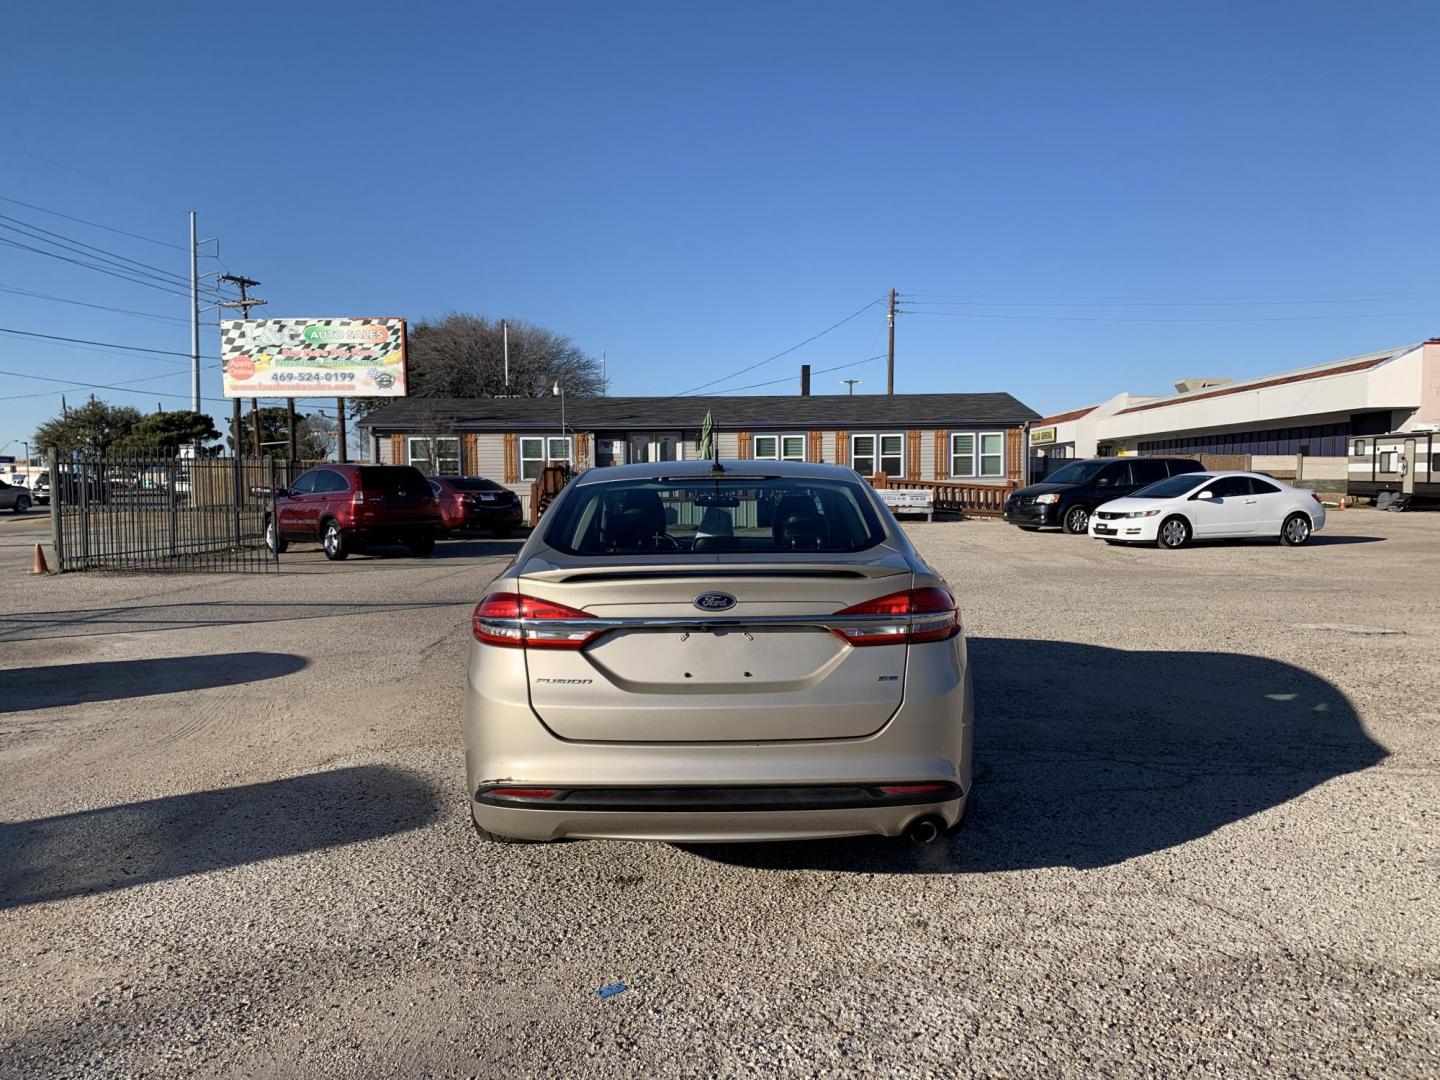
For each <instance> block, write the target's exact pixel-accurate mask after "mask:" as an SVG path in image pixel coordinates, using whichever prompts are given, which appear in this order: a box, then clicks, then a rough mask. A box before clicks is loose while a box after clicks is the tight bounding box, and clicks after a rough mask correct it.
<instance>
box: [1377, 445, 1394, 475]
mask: <svg viewBox="0 0 1440 1080" xmlns="http://www.w3.org/2000/svg"><path fill="white" fill-rule="evenodd" d="M1380 471H1381V472H1394V471H1395V451H1394V450H1381V451H1380Z"/></svg>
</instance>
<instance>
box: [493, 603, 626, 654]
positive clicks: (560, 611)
mask: <svg viewBox="0 0 1440 1080" xmlns="http://www.w3.org/2000/svg"><path fill="white" fill-rule="evenodd" d="M586 618H589V616H588V615H586V614H585V612H583V611H576V610H575V609H574V608H568V607H566V606H565V605H564V604H554V603H551V602H550V601H549V600H537V599H536V598H535V597H533V596H521V595H520V594H519V593H491V594H490V595H489V596H487V597H486V598H485V599H484V600H481V601H480V603H478V604H476V605H475V613H474V614H473V615H472V616H471V617H470V628H471V631H472V632H473V633H474V635H475V640H476V641H483V642H485V644H487V645H503V646H506V647H507V648H512V649H580V648H583V647H584V646H585V645H586V644H587V643H588V642H589V641H590V640H591V639H592V638H594V637H595V636H596V635H597V634H598V633H599V631H598V630H590V629H583V628H576V627H566V626H556V627H553V628H546V627H544V626H534V625H527V626H521V625H520V623H519V620H522V619H523V620H526V622H529V623H532V624H533V622H535V621H537V620H540V621H543V620H547V619H555V620H561V619H586Z"/></svg>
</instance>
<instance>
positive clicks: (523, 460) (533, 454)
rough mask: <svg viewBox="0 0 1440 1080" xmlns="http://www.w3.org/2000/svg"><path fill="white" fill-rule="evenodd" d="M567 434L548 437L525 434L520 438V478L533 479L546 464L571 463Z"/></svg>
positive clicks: (569, 443)
mask: <svg viewBox="0 0 1440 1080" xmlns="http://www.w3.org/2000/svg"><path fill="white" fill-rule="evenodd" d="M570 453H571V442H570V438H569V436H566V437H565V438H561V437H560V436H558V435H552V436H550V437H548V438H540V437H538V436H536V437H531V436H526V437H524V438H522V439H521V440H520V479H521V480H534V479H536V478H537V477H539V475H540V473H541V471H543V470H544V468H545V466H547V465H569V464H570V463H571V457H570Z"/></svg>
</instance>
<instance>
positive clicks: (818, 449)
mask: <svg viewBox="0 0 1440 1080" xmlns="http://www.w3.org/2000/svg"><path fill="white" fill-rule="evenodd" d="M805 460H806V461H809V462H816V463H818V462H821V461H824V460H825V434H824V432H820V431H812V432H810V433H809V434H808V435H807V436H806V439H805Z"/></svg>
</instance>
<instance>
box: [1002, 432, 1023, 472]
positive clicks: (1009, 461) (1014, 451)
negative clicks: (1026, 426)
mask: <svg viewBox="0 0 1440 1080" xmlns="http://www.w3.org/2000/svg"><path fill="white" fill-rule="evenodd" d="M1020 436H1021V431H1020V429H1019V428H1018V427H1012V428H1006V429H1005V475H1006V476H1007V477H1009V478H1010V479H1011V480H1019V479H1020V464H1021V462H1020V451H1021V442H1020Z"/></svg>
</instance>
